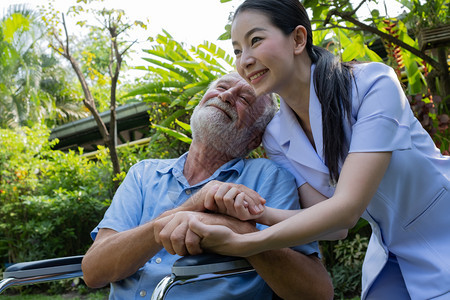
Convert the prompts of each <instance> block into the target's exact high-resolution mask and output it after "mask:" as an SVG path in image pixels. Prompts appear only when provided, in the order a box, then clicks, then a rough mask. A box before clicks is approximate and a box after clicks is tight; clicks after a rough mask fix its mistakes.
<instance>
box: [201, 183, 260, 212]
mask: <svg viewBox="0 0 450 300" xmlns="http://www.w3.org/2000/svg"><path fill="white" fill-rule="evenodd" d="M215 190H216V192H215V193H214V195H212V190H211V193H208V201H210V202H212V201H214V203H215V205H216V207H217V210H216V211H218V212H220V213H223V214H227V215H230V216H233V217H236V218H239V219H240V220H250V219H254V218H257V217H258V216H259V215H260V214H262V212H263V211H264V206H263V204H265V202H266V201H265V199H264V198H262V197H261V196H260V195H259V194H258V193H257V192H255V191H253V190H252V189H249V188H247V187H246V186H244V185H241V184H233V183H221V184H220V185H219V186H218V187H216V188H215Z"/></svg>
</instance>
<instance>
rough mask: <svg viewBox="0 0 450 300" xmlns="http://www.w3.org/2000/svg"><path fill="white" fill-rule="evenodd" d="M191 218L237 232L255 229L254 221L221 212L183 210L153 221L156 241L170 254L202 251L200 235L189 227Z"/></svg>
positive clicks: (253, 230)
mask: <svg viewBox="0 0 450 300" xmlns="http://www.w3.org/2000/svg"><path fill="white" fill-rule="evenodd" d="M192 219H195V220H197V221H199V222H202V223H204V224H208V225H223V226H226V227H227V228H230V230H232V231H233V232H238V233H249V232H255V231H257V229H256V226H255V223H254V222H248V221H247V222H244V221H240V220H238V219H236V218H233V217H229V216H225V215H221V214H212V213H202V212H187V211H183V212H177V213H175V214H172V215H170V216H167V217H163V218H160V219H158V220H157V221H155V224H154V234H155V240H156V242H157V243H159V244H161V245H162V246H163V247H164V248H165V249H166V250H167V252H169V253H170V254H178V255H187V254H190V255H196V254H200V253H202V252H203V250H202V249H201V247H200V242H201V240H200V237H199V236H198V235H196V234H195V233H194V232H193V231H191V230H190V229H189V223H190V222H191V220H192Z"/></svg>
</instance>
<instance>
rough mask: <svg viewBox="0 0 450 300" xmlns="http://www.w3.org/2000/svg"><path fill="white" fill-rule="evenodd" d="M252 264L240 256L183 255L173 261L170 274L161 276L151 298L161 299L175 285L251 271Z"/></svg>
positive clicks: (153, 299) (154, 299)
mask: <svg viewBox="0 0 450 300" xmlns="http://www.w3.org/2000/svg"><path fill="white" fill-rule="evenodd" d="M253 271H254V269H253V267H252V265H251V264H250V263H249V262H248V261H247V260H246V259H245V258H242V257H235V256H223V255H219V254H213V253H205V254H200V255H192V256H184V257H182V258H180V259H178V260H177V261H176V262H174V264H173V266H172V274H171V275H169V276H166V277H165V278H163V279H162V280H161V281H160V282H159V283H158V285H157V286H156V288H155V290H154V291H153V294H152V297H151V299H152V300H161V299H164V297H165V296H166V295H167V293H168V292H169V290H170V289H171V288H172V287H173V286H175V285H183V284H190V283H194V282H198V281H203V280H209V279H214V278H219V277H225V276H232V275H238V274H244V273H247V272H253Z"/></svg>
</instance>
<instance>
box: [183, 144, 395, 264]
mask: <svg viewBox="0 0 450 300" xmlns="http://www.w3.org/2000/svg"><path fill="white" fill-rule="evenodd" d="M390 158H391V152H377V153H351V154H349V155H348V156H347V159H346V160H345V163H344V166H343V168H342V171H341V174H340V178H339V181H338V184H337V187H336V191H335V193H334V195H333V197H331V198H329V199H327V200H324V201H322V202H319V203H317V204H315V205H313V206H311V207H309V208H308V209H304V210H301V211H300V212H298V213H297V214H295V215H293V216H291V217H290V218H288V219H286V220H284V221H282V222H279V223H277V224H275V225H273V226H271V227H269V228H267V229H265V230H263V231H260V232H256V233H250V234H245V235H238V234H234V233H233V232H230V231H228V230H225V229H224V228H219V227H213V226H202V225H201V224H199V223H198V222H195V221H193V222H191V224H190V227H191V230H193V231H194V232H195V233H196V234H198V235H199V236H200V237H202V238H203V240H202V246H203V247H204V248H207V249H211V250H213V251H214V252H218V253H221V254H227V255H237V256H248V255H252V254H255V253H259V252H261V251H265V250H270V249H278V248H284V247H291V246H295V245H299V244H305V243H309V242H311V241H315V240H320V239H323V237H324V236H326V235H327V234H330V233H333V232H337V231H339V230H342V229H349V228H352V227H353V226H354V225H355V224H356V222H357V221H358V220H359V218H360V216H361V215H362V213H363V212H364V210H365V209H366V207H367V205H368V204H369V202H370V200H371V199H372V197H373V195H374V194H375V192H376V190H377V188H378V186H379V184H380V182H381V179H382V178H383V176H384V173H385V171H386V169H387V167H388V165H389V161H390Z"/></svg>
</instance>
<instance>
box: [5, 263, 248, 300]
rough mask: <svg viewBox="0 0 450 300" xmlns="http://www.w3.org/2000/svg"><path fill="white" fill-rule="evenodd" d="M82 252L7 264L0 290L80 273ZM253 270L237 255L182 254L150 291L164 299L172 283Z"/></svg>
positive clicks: (182, 282)
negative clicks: (170, 272) (76, 254)
mask: <svg viewBox="0 0 450 300" xmlns="http://www.w3.org/2000/svg"><path fill="white" fill-rule="evenodd" d="M82 259H83V255H78V256H69V257H61V258H53V259H45V260H38V261H31V262H22V263H17V264H14V265H12V266H10V267H8V268H7V269H6V270H5V272H3V280H2V281H0V294H1V293H2V292H3V291H4V290H6V289H7V288H9V287H13V286H19V285H28V284H36V283H41V282H48V281H54V280H61V279H70V278H77V277H82V276H83V272H82V271H81V261H82ZM248 272H255V270H254V269H253V267H252V266H251V265H250V264H249V262H248V261H247V260H246V259H244V258H241V257H234V256H223V255H218V254H200V255H193V256H184V257H182V258H180V259H178V260H177V261H176V262H175V263H174V264H173V266H172V274H171V275H168V276H166V277H165V278H163V279H162V280H161V281H160V282H159V283H158V285H157V286H156V288H155V290H154V291H153V294H152V297H151V299H152V300H157V299H164V297H165V296H166V295H167V293H168V292H169V290H170V289H171V288H172V287H174V286H176V285H183V284H191V283H195V282H198V281H203V280H209V279H213V278H219V277H225V276H233V275H238V274H243V273H248Z"/></svg>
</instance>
